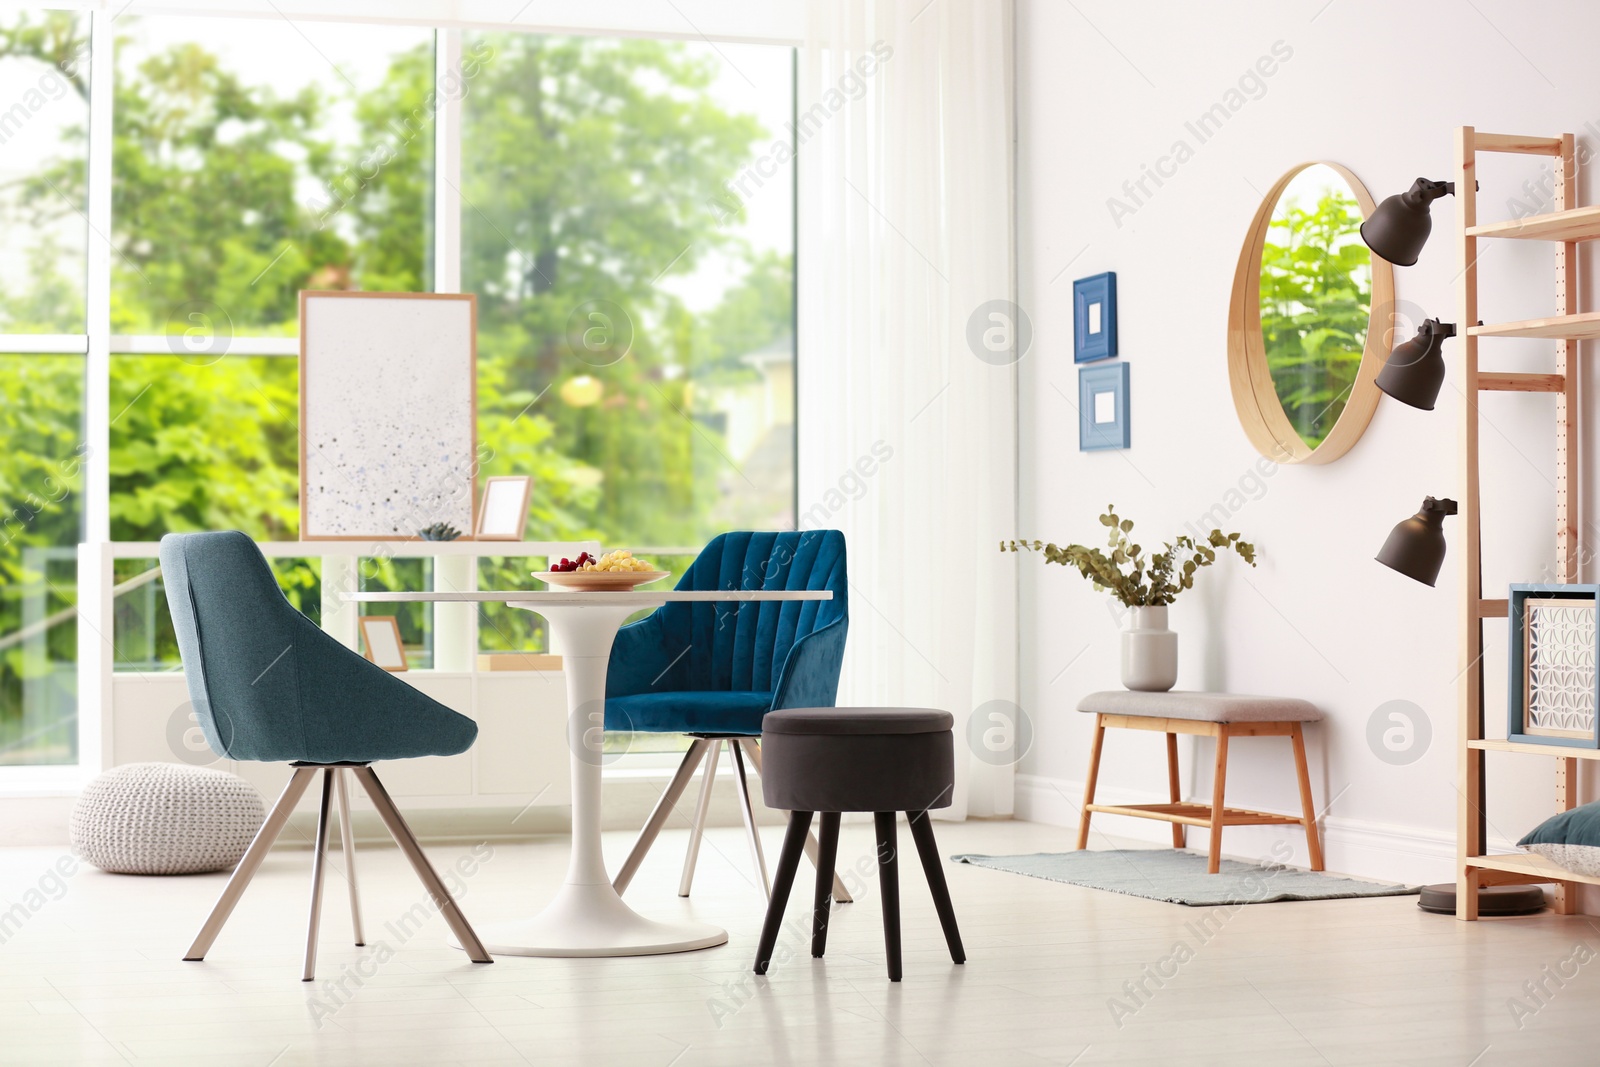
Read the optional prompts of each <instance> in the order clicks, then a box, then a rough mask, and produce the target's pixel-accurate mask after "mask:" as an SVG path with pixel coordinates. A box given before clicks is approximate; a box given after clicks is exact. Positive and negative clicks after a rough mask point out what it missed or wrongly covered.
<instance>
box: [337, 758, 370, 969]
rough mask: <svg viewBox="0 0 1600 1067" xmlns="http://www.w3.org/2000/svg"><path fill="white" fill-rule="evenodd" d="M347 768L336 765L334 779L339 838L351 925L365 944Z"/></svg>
mask: <svg viewBox="0 0 1600 1067" xmlns="http://www.w3.org/2000/svg"><path fill="white" fill-rule="evenodd" d="M344 772H345V768H343V767H336V768H334V771H333V780H334V783H335V784H336V785H338V787H339V840H340V842H341V843H342V844H343V845H344V880H345V881H346V882H347V883H349V886H350V925H351V926H353V927H354V928H355V933H356V944H357V945H358V946H360V945H365V944H366V943H367V939H366V938H365V937H364V936H362V933H361V896H360V894H359V893H358V892H357V891H356V838H355V835H354V834H353V833H351V832H350V791H349V790H348V789H347V788H346V787H345V778H344Z"/></svg>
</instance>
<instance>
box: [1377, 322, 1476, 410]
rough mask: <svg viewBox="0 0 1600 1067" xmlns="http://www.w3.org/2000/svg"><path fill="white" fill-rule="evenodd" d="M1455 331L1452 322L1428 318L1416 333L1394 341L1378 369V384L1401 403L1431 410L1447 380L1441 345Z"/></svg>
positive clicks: (1454, 333) (1453, 334) (1452, 335)
mask: <svg viewBox="0 0 1600 1067" xmlns="http://www.w3.org/2000/svg"><path fill="white" fill-rule="evenodd" d="M1455 335H1456V325H1455V323H1453V322H1440V321H1439V320H1438V319H1428V320H1427V321H1426V322H1424V323H1423V324H1422V325H1421V326H1420V327H1418V328H1417V335H1416V336H1415V337H1413V338H1412V339H1411V340H1409V341H1407V342H1405V343H1404V344H1399V345H1395V347H1394V351H1393V352H1391V353H1390V354H1389V361H1388V362H1387V363H1385V364H1384V367H1383V370H1381V371H1379V372H1378V380H1377V386H1378V388H1379V389H1382V390H1383V391H1384V392H1385V393H1388V394H1389V395H1390V396H1392V397H1394V398H1395V399H1396V400H1398V401H1400V403H1402V404H1410V405H1411V406H1412V407H1414V408H1421V409H1422V410H1423V411H1432V410H1433V405H1434V404H1435V403H1437V402H1438V399H1439V387H1440V386H1441V385H1443V384H1444V356H1443V355H1442V354H1440V348H1442V347H1443V345H1444V339H1445V338H1446V337H1454V336H1455Z"/></svg>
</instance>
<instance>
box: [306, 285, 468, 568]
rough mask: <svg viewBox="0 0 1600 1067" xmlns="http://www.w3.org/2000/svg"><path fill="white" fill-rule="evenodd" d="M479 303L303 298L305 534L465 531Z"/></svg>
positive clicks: (377, 296)
mask: <svg viewBox="0 0 1600 1067" xmlns="http://www.w3.org/2000/svg"><path fill="white" fill-rule="evenodd" d="M476 413H477V301H476V299H475V298H474V297H473V296H472V295H471V294H444V293H439V294H434V293H309V292H308V293H301V294H300V537H301V538H302V539H303V540H308V541H309V540H315V539H318V538H359V539H367V538H372V539H384V540H395V539H402V538H406V539H409V538H415V537H416V536H417V531H419V530H421V529H423V528H424V527H426V526H431V525H432V524H434V523H436V522H444V523H449V524H450V525H452V526H454V527H455V528H456V529H458V530H462V531H470V530H471V529H472V505H473V500H474V499H475V497H476V493H475V483H476V467H477V464H476V462H475V458H476V450H477V425H476V423H477V418H476Z"/></svg>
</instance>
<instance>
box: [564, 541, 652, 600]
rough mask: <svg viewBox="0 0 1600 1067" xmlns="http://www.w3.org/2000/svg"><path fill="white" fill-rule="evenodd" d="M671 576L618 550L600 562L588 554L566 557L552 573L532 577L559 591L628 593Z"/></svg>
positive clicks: (626, 551)
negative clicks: (573, 557)
mask: <svg viewBox="0 0 1600 1067" xmlns="http://www.w3.org/2000/svg"><path fill="white" fill-rule="evenodd" d="M668 573H669V572H667V571H658V570H656V569H655V568H654V567H653V566H651V565H650V563H649V561H648V560H642V559H636V558H634V555H633V553H632V552H629V551H628V550H627V549H618V550H617V551H615V552H607V553H606V554H605V555H603V556H600V557H598V558H596V557H594V556H591V555H589V553H587V552H580V553H578V558H577V559H567V558H566V557H565V556H563V557H562V558H561V560H560V562H556V563H551V564H550V569H549V570H547V571H534V572H533V576H534V577H535V578H538V579H540V580H541V581H543V582H545V583H547V584H548V585H551V586H553V587H555V588H557V589H572V590H588V591H597V590H598V591H610V592H627V591H628V590H631V589H636V588H638V587H639V586H641V585H648V584H649V583H650V582H659V581H660V580H661V579H663V578H665V577H666V576H667V574H668Z"/></svg>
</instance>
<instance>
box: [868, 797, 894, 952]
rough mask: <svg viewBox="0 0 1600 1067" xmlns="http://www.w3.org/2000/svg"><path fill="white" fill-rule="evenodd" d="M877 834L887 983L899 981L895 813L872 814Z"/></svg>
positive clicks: (878, 812)
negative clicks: (887, 961)
mask: <svg viewBox="0 0 1600 1067" xmlns="http://www.w3.org/2000/svg"><path fill="white" fill-rule="evenodd" d="M872 822H873V825H874V826H876V827H877V830H878V884H879V885H880V887H881V889H880V895H881V896H882V898H883V950H884V953H885V954H886V955H887V956H888V957H889V981H891V982H898V981H900V865H899V862H898V857H897V856H896V855H895V840H894V834H895V829H894V812H892V811H877V812H873V814H872Z"/></svg>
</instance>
